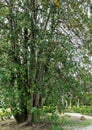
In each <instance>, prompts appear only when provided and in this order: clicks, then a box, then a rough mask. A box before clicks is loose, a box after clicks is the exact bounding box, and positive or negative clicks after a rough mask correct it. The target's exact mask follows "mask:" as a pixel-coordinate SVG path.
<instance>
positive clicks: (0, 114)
mask: <svg viewBox="0 0 92 130" xmlns="http://www.w3.org/2000/svg"><path fill="white" fill-rule="evenodd" d="M11 116H12V113H11V111H10V109H4V108H1V109H0V119H1V120H5V119H10V118H11Z"/></svg>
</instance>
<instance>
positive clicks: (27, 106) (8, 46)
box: [0, 0, 92, 123]
mask: <svg viewBox="0 0 92 130" xmlns="http://www.w3.org/2000/svg"><path fill="white" fill-rule="evenodd" d="M0 16H1V17H0V28H1V34H0V68H1V69H0V77H1V78H0V83H1V85H0V93H1V96H2V99H3V100H4V106H6V107H10V108H11V110H12V112H13V114H14V116H15V119H16V120H17V122H19V123H21V122H24V121H27V120H28V122H30V123H32V122H34V120H35V114H34V110H35V108H36V109H39V108H42V106H43V105H47V106H48V105H49V106H50V105H51V106H57V107H60V106H62V96H63V95H65V96H66V98H67V96H69V95H71V94H72V95H77V94H78V93H80V94H81V92H83V91H84V90H85V89H86V88H87V87H88V86H89V87H88V88H90V87H91V85H92V83H91V80H92V79H91V76H92V55H91V54H92V42H91V40H92V37H91V35H92V1H91V0H89V1H87V0H80V1H79V0H76V1H75V0H68V1H67V0H62V1H58V0H54V1H53V0H23V1H22V0H18V1H17V0H1V2H0ZM88 88H87V90H88ZM29 117H30V118H29Z"/></svg>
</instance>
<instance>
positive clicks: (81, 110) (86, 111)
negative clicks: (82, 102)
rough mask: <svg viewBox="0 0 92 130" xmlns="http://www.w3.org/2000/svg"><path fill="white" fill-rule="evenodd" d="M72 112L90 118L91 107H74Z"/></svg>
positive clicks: (91, 114)
mask: <svg viewBox="0 0 92 130" xmlns="http://www.w3.org/2000/svg"><path fill="white" fill-rule="evenodd" d="M72 111H73V112H77V113H82V114H86V115H90V116H92V106H81V107H79V108H78V107H76V106H74V107H72Z"/></svg>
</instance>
